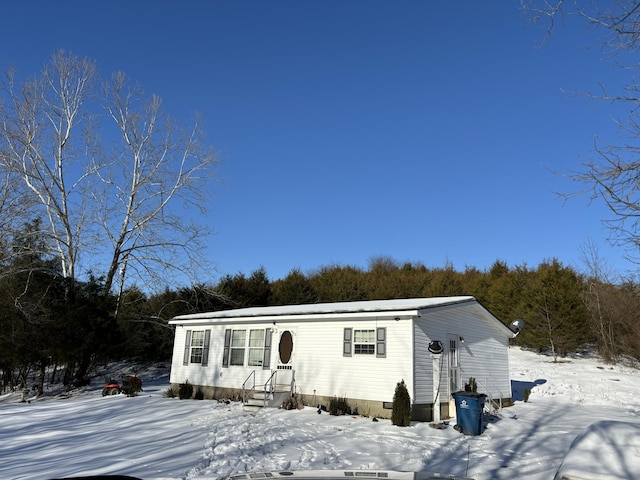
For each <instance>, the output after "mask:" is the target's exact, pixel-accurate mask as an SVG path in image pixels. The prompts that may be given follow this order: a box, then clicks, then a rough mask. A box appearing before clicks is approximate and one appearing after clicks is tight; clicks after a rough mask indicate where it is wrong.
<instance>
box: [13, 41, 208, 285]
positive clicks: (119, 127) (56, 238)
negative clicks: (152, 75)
mask: <svg viewBox="0 0 640 480" xmlns="http://www.w3.org/2000/svg"><path fill="white" fill-rule="evenodd" d="M99 83H100V82H98V75H97V69H96V66H95V63H94V62H92V61H91V60H88V59H81V58H78V57H76V56H74V55H72V54H68V53H65V52H63V51H59V52H56V53H54V55H53V56H52V57H51V59H50V61H49V62H47V64H46V65H45V68H44V70H43V72H42V74H41V75H40V76H37V77H35V78H34V79H32V80H29V81H26V82H24V83H22V84H19V82H18V80H17V75H16V72H15V70H13V69H12V70H10V71H9V72H8V73H7V76H6V80H5V82H4V83H3V84H2V90H1V91H0V93H1V94H2V97H0V98H1V100H0V102H1V103H0V122H1V123H0V171H1V172H2V173H3V175H6V178H9V177H17V178H20V183H17V184H12V185H11V186H10V191H11V192H18V191H19V192H20V193H21V196H23V197H24V199H25V200H24V205H27V204H29V205H31V204H33V205H35V208H34V211H33V212H32V215H34V216H41V217H43V219H44V220H45V222H43V225H45V223H46V231H45V232H44V233H45V234H46V238H47V240H48V245H49V247H50V248H51V249H52V251H53V252H55V254H56V256H57V258H58V260H59V264H60V271H61V272H62V275H63V276H65V277H68V278H73V279H75V278H76V277H77V276H78V275H79V274H84V273H87V272H88V271H92V272H93V273H94V274H97V275H104V278H105V291H106V292H107V293H108V292H112V291H113V290H117V292H122V289H123V288H124V285H125V282H126V281H127V278H131V279H134V280H137V281H140V282H142V283H143V284H144V285H147V286H148V285H149V282H151V281H154V280H157V279H159V278H163V279H166V278H167V274H168V272H170V271H175V270H178V271H183V272H185V271H188V270H189V267H190V266H191V265H192V264H199V265H202V264H203V261H202V259H201V258H199V257H198V255H199V254H200V252H201V243H200V242H201V241H202V239H203V238H204V236H205V235H206V234H207V233H208V232H207V230H206V229H205V228H202V227H201V226H200V225H199V224H198V223H197V222H195V221H192V220H191V217H190V216H189V215H188V212H189V208H191V207H195V208H196V209H198V213H202V212H203V211H204V209H205V208H206V205H207V200H208V198H209V196H210V194H211V193H212V188H211V186H212V177H213V174H214V173H215V167H216V165H217V157H216V156H215V155H214V152H213V151H212V149H211V148H210V147H209V146H208V145H206V143H205V134H204V132H203V130H202V127H201V125H200V123H199V122H198V121H197V120H196V122H195V123H194V125H193V127H192V128H190V129H189V130H186V131H185V130H183V129H181V128H179V127H178V126H177V125H176V124H175V123H174V122H173V121H172V120H171V119H170V118H169V117H168V116H167V115H165V114H164V113H163V112H162V109H161V104H162V102H161V100H160V99H159V97H157V96H151V97H149V98H145V96H144V92H143V91H142V90H141V89H140V88H139V87H138V86H136V85H134V84H133V83H132V82H130V81H129V80H128V79H127V77H126V76H125V75H124V74H123V73H116V74H114V75H113V76H112V77H111V78H110V79H109V80H107V81H106V82H103V83H102V84H100V85H99ZM99 87H101V88H99ZM114 126H115V128H114ZM15 196H16V195H15V194H14V195H13V197H12V198H15ZM30 202H33V203H30ZM2 214H3V213H2V211H1V210H0V215H2ZM6 218H8V217H4V216H3V220H5V219H6ZM41 233H42V232H41ZM79 265H81V266H82V267H83V268H81V271H80V272H79V271H78V268H79V267H78V266H79Z"/></svg>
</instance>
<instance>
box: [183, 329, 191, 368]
mask: <svg viewBox="0 0 640 480" xmlns="http://www.w3.org/2000/svg"><path fill="white" fill-rule="evenodd" d="M190 355H191V330H187V337H186V338H185V340H184V357H183V359H182V364H183V365H189V356H190Z"/></svg>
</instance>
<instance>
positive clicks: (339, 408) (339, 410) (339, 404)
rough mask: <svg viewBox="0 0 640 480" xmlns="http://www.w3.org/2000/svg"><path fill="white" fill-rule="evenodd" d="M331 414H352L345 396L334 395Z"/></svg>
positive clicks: (330, 407)
mask: <svg viewBox="0 0 640 480" xmlns="http://www.w3.org/2000/svg"><path fill="white" fill-rule="evenodd" d="M329 414H330V415H351V407H349V402H347V399H346V398H345V397H340V398H339V397H333V398H332V399H331V401H330V402H329Z"/></svg>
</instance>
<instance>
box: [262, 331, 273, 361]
mask: <svg viewBox="0 0 640 480" xmlns="http://www.w3.org/2000/svg"><path fill="white" fill-rule="evenodd" d="M262 368H263V369H264V370H269V369H270V368H271V329H270V328H265V330H264V358H263V359H262Z"/></svg>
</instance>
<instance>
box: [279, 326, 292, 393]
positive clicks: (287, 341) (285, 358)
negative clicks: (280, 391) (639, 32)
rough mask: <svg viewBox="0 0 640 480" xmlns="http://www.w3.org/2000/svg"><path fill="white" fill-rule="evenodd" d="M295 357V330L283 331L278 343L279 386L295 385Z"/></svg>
mask: <svg viewBox="0 0 640 480" xmlns="http://www.w3.org/2000/svg"><path fill="white" fill-rule="evenodd" d="M294 357H295V332H294V331H293V330H283V331H282V332H280V339H279V341H278V361H277V362H276V369H277V370H278V379H277V383H278V385H292V383H293V378H294V377H293V373H294V369H293V360H294Z"/></svg>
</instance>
